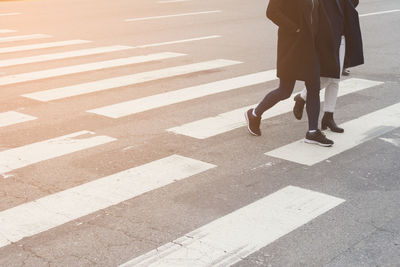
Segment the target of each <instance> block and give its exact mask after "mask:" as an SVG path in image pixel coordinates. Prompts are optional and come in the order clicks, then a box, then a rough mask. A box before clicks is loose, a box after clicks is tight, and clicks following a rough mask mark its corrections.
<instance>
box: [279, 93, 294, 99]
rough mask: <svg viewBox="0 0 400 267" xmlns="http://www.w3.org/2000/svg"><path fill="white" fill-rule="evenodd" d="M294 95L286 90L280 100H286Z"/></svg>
mask: <svg viewBox="0 0 400 267" xmlns="http://www.w3.org/2000/svg"><path fill="white" fill-rule="evenodd" d="M291 95H292V93H291V92H284V93H282V94H281V99H280V100H285V99H288V98H289V97H290V96H291Z"/></svg>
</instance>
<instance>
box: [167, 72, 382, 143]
mask: <svg viewBox="0 0 400 267" xmlns="http://www.w3.org/2000/svg"><path fill="white" fill-rule="evenodd" d="M380 84H382V82H376V81H369V80H363V79H355V78H352V79H347V80H344V81H341V82H340V90H339V96H343V95H347V94H350V93H354V92H357V91H360V90H363V89H366V88H370V87H373V86H377V85H380ZM296 94H297V93H294V94H293V95H292V96H291V97H290V98H288V99H286V100H284V101H282V102H280V103H278V104H276V105H275V106H274V107H272V108H271V109H270V110H268V111H267V112H265V113H264V114H263V118H262V119H263V120H265V119H268V118H272V117H275V116H278V115H281V114H284V113H287V112H289V111H291V110H292V108H293V105H294V102H293V96H294V95H296ZM321 99H324V90H323V91H322V92H321ZM256 105H257V104H254V105H251V106H247V107H242V108H239V109H235V110H232V111H229V112H225V113H222V114H219V115H217V116H215V117H208V118H204V119H202V120H198V121H193V122H190V123H186V124H184V125H181V126H178V127H174V128H171V129H168V130H167V131H170V132H173V133H177V134H182V135H186V136H190V137H193V138H197V139H206V138H209V137H212V136H216V135H219V134H222V133H226V132H228V131H231V130H234V129H237V128H240V127H243V126H245V125H246V121H245V119H244V116H243V114H244V112H245V111H247V110H248V109H250V108H252V107H254V106H256Z"/></svg>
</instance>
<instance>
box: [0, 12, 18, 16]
mask: <svg viewBox="0 0 400 267" xmlns="http://www.w3.org/2000/svg"><path fill="white" fill-rule="evenodd" d="M16 15H21V13H18V12H11V13H0V17H3V16H16Z"/></svg>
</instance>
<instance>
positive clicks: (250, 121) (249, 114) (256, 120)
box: [244, 108, 261, 136]
mask: <svg viewBox="0 0 400 267" xmlns="http://www.w3.org/2000/svg"><path fill="white" fill-rule="evenodd" d="M244 116H245V117H246V121H247V129H248V130H249V132H250V133H251V134H252V135H256V136H260V135H261V130H260V122H261V117H254V116H253V108H251V109H249V110H248V111H246V112H245V113H244Z"/></svg>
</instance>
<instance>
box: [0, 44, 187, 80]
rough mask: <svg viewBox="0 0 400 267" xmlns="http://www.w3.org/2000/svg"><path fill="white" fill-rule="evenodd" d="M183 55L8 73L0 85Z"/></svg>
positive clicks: (176, 55) (141, 57)
mask: <svg viewBox="0 0 400 267" xmlns="http://www.w3.org/2000/svg"><path fill="white" fill-rule="evenodd" d="M184 55H185V54H179V53H170V52H165V53H157V54H149V55H144V56H134V57H127V58H121V59H114V60H107V61H100V62H94V63H88V64H81V65H74V66H68V67H61V68H56V69H50V70H43V71H36V72H29V73H21V74H14V75H10V76H3V77H0V86H1V85H8V84H15V83H21V82H28V81H35V80H40V79H45V78H53V77H58V76H64V75H69V74H76V73H82V72H87V71H94V70H102V69H107V68H113V67H120V66H126V65H130V64H137V63H144V62H149V61H154V60H162V59H168V58H173V57H179V56H184Z"/></svg>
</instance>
